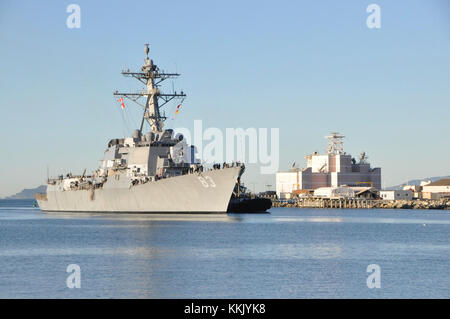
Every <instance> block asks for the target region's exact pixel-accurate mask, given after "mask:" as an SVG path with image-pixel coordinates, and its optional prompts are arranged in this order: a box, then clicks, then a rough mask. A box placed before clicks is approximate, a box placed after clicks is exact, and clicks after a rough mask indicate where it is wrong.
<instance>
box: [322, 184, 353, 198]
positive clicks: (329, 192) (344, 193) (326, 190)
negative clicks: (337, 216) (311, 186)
mask: <svg viewBox="0 0 450 319" xmlns="http://www.w3.org/2000/svg"><path fill="white" fill-rule="evenodd" d="M314 196H315V197H323V198H353V197H355V191H354V190H353V188H351V187H346V186H340V187H319V188H316V189H315V190H314Z"/></svg>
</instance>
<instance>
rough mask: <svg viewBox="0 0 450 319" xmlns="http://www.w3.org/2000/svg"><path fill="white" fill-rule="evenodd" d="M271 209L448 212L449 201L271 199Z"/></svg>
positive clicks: (317, 198)
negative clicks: (420, 210)
mask: <svg viewBox="0 0 450 319" xmlns="http://www.w3.org/2000/svg"><path fill="white" fill-rule="evenodd" d="M272 206H273V207H296V208H323V209H325V208H333V209H376V208H384V209H444V210H450V199H443V200H423V199H417V200H381V199H363V198H320V197H305V198H301V197H299V198H294V199H290V200H279V199H272Z"/></svg>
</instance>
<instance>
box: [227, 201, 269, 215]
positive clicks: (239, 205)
mask: <svg viewBox="0 0 450 319" xmlns="http://www.w3.org/2000/svg"><path fill="white" fill-rule="evenodd" d="M271 207H272V201H271V200H270V199H268V198H232V199H230V203H229V204H228V209H227V213H266V212H267V210H268V209H269V208H271Z"/></svg>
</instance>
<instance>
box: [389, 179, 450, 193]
mask: <svg viewBox="0 0 450 319" xmlns="http://www.w3.org/2000/svg"><path fill="white" fill-rule="evenodd" d="M442 178H450V175H448V176H435V177H427V178H422V179H412V180H409V181H407V182H404V183H402V184H399V185H395V186H390V187H387V188H386V190H397V189H402V188H403V186H404V185H406V184H408V185H420V183H421V182H424V181H432V182H434V181H438V180H440V179H442Z"/></svg>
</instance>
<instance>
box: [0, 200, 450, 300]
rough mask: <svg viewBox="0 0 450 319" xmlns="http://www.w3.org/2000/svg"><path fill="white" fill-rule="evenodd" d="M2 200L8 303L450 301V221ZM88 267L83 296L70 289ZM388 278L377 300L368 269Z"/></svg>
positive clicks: (2, 267)
mask: <svg viewBox="0 0 450 319" xmlns="http://www.w3.org/2000/svg"><path fill="white" fill-rule="evenodd" d="M33 204H34V201H24V200H14V201H5V200H3V201H0V298H450V211H432V210H430V211H429V210H356V209H354V210H338V209H336V210H333V209H328V210H321V209H296V208H272V209H271V210H270V214H230V215H196V216H190V215H134V214H133V215H132V214H85V213H78V214H77V213H70V214H68V213H43V212H41V211H40V210H39V208H36V207H33ZM70 264H76V265H78V266H79V267H80V284H81V287H80V288H73V289H70V288H68V287H67V284H66V281H67V278H68V276H70V275H71V273H68V272H67V267H68V265H70ZM371 264H376V265H378V266H379V267H380V268H379V269H380V276H379V282H380V284H381V287H380V288H373V289H369V288H368V286H367V278H368V276H369V275H370V273H369V272H367V267H368V265H371Z"/></svg>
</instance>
